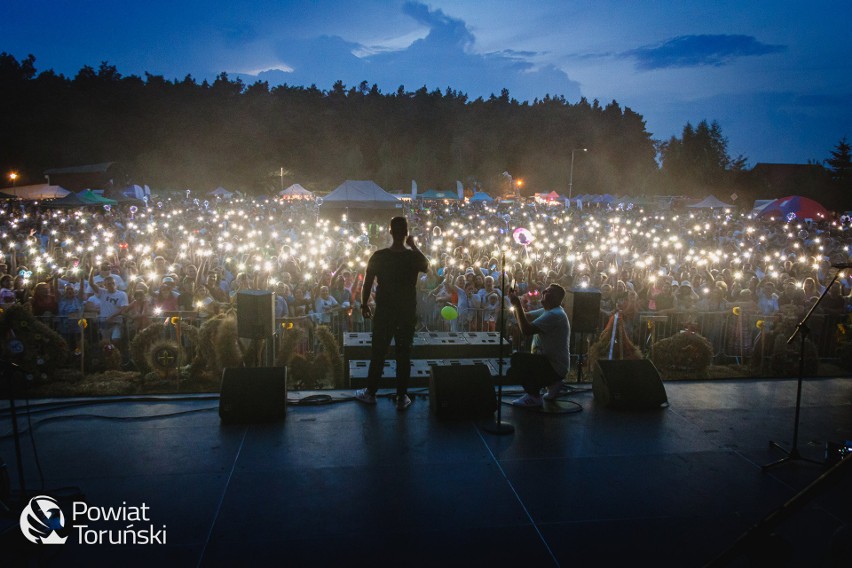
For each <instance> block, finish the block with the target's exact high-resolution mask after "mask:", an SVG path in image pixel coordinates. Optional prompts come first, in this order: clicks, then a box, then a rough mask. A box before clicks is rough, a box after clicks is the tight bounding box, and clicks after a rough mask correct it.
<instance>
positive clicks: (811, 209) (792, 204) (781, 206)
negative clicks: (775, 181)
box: [757, 195, 829, 220]
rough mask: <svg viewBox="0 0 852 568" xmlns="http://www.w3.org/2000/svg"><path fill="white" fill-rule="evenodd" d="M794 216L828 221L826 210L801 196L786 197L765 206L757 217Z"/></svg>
mask: <svg viewBox="0 0 852 568" xmlns="http://www.w3.org/2000/svg"><path fill="white" fill-rule="evenodd" d="M791 213H792V214H794V215H795V216H796V218H798V219H814V220H820V219H828V217H829V212H828V210H827V209H826V208H825V207H823V206H822V205H820V204H819V203H817V202H816V201H814V200H813V199H808V198H807V197H802V196H801V195H788V196H787V197H782V198H780V199H776V200H775V201H773V202H771V203H769V204H768V205H766V207H764V208H763V210H762V211H761V212H760V213H758V215H757V216H758V217H785V218H786V217H789V215H790V214H791Z"/></svg>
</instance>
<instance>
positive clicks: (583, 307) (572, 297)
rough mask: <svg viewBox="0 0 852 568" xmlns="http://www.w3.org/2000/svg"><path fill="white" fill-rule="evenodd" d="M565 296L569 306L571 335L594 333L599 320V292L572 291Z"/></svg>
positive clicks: (592, 290)
mask: <svg viewBox="0 0 852 568" xmlns="http://www.w3.org/2000/svg"><path fill="white" fill-rule="evenodd" d="M567 295H568V296H569V298H568V300H569V303H570V304H571V310H570V312H569V313H570V314H571V333H596V332H597V331H598V324H599V323H600V320H601V293H600V290H594V289H583V290H578V289H573V290H570V291H569V292H568V294H567Z"/></svg>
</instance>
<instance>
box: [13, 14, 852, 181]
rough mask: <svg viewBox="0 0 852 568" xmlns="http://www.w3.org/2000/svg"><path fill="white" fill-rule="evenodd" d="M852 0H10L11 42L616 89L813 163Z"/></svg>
mask: <svg viewBox="0 0 852 568" xmlns="http://www.w3.org/2000/svg"><path fill="white" fill-rule="evenodd" d="M850 21H852V2H848V1H842V2H840V1H823V0H813V1H809V2H794V1H788V0H775V1H768V0H750V1H747V2H743V1H742V0H738V1H727V0H720V1H710V0H704V1H697V0H680V1H662V0H659V1H655V0H635V1H630V0H597V1H594V2H578V1H570V0H544V1H536V0H529V1H526V2H521V1H517V0H515V1H508V0H496V1H489V0H476V1H474V0H455V1H448V0H433V1H429V2H420V1H407V0H358V1H348V0H314V1H308V0H226V1H222V0H203V1H202V0H169V1H164V0H147V1H146V2H134V3H126V2H121V1H116V0H3V1H2V3H0V51H5V52H8V53H11V54H12V55H14V56H15V57H16V58H18V59H22V58H24V57H26V56H27V55H28V54H30V53H31V54H33V55H35V57H36V67H37V69H38V70H40V71H41V70H46V69H53V70H55V71H57V72H59V73H63V74H65V75H68V76H73V75H75V74H76V73H77V71H79V69H80V68H81V67H82V66H83V65H90V66H93V67H97V66H98V65H99V64H100V63H101V62H102V61H107V62H109V63H110V64H112V65H115V66H116V67H117V68H118V71H119V72H120V73H122V74H124V75H130V74H135V75H140V76H142V75H143V74H144V73H145V72H146V71H147V72H149V73H152V74H155V75H164V76H165V77H166V78H169V79H172V78H181V79H182V78H183V77H184V76H185V75H187V74H190V75H192V76H193V77H195V78H196V79H198V80H199V81H200V80H201V79H205V78H206V79H212V78H213V77H215V76H216V75H217V74H218V73H220V72H222V71H225V72H227V73H228V74H229V75H231V76H234V75H238V76H240V77H242V78H243V80H244V81H246V82H247V83H250V82H253V81H254V80H256V78H261V79H263V80H266V81H268V82H269V83H270V85H272V84H277V83H283V82H286V83H289V84H291V85H310V84H316V86H317V87H319V88H321V89H329V88H330V87H331V86H332V84H333V83H334V82H335V81H336V80H338V79H340V80H342V81H343V82H344V83H345V84H346V85H347V86H352V85H357V84H358V83H360V82H361V81H367V82H368V83H369V84H371V85H372V84H373V83H377V84H378V85H379V88H380V89H381V90H382V92H392V91H395V90H396V89H397V87H399V86H400V85H404V86H405V88H406V89H407V90H410V91H413V90H416V89H418V88H420V87H422V86H424V85H425V86H426V87H427V88H428V89H429V90H432V89H434V88H439V89H441V90H444V89H446V87H448V86H450V87H452V88H454V89H456V90H460V91H462V92H465V93H467V94H468V96H469V97H470V98H471V99H473V98H476V97H479V96H482V97H488V96H489V95H490V94H492V93H495V94H499V92H500V90H501V89H502V88H504V87H505V88H507V89H509V93H510V95H511V96H512V97H514V98H516V99H518V100H530V101H531V100H533V99H535V98H536V97H543V96H544V95H545V94H548V93H549V94H551V95H554V94H559V95H564V96H565V97H566V99H567V100H568V101H570V102H576V101H577V100H579V98H580V97H581V96H584V97H586V98H587V99H589V100H590V101H591V100H592V99H598V100H600V101H601V104H606V103H608V102H609V101H611V100H613V99H614V100H616V101H618V102H619V104H621V105H622V106H627V107H630V108H631V109H633V110H634V111H636V112H638V113H640V114H641V115H643V116H644V117H645V119H646V121H647V126H648V130H649V131H650V132H651V133H652V135H653V136H654V138H656V139H667V138H669V137H670V136H672V135H679V134H680V132H681V130H682V128H683V126H684V124H686V122H687V121H689V122H692V123H693V124H696V123H697V122H699V121H701V120H703V119H707V120H717V121H718V122H719V124H720V125H721V127H722V132H723V133H724V134H725V135H726V136H727V138H728V140H729V148H728V149H729V152H730V154H731V155H732V157H735V156H737V155H739V154H743V155H745V156H746V157H747V158H748V162H749V164H750V165H754V164H755V163H757V162H790V163H805V162H807V161H808V160H818V161H821V160H823V159H824V158H826V157H828V156H829V152H830V151H831V150H832V149H833V148H834V147H835V145H836V144H837V142H838V141H839V140H840V138H842V137H843V136H847V135H848V136H849V137H850V139H852V40H850V38H852V33H850V32H852V27H850Z"/></svg>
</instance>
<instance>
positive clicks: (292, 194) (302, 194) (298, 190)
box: [278, 183, 314, 199]
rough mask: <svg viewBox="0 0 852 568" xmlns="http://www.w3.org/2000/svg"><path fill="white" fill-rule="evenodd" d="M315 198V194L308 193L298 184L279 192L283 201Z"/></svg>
mask: <svg viewBox="0 0 852 568" xmlns="http://www.w3.org/2000/svg"><path fill="white" fill-rule="evenodd" d="M313 196H314V194H313V192H310V191H308V190H307V189H305V188H304V187H302V186H301V185H299V184H298V183H294V184H293V185H291V186H290V187H288V188H287V189H282V190H281V191H279V192H278V197H281V198H282V199H312V198H313Z"/></svg>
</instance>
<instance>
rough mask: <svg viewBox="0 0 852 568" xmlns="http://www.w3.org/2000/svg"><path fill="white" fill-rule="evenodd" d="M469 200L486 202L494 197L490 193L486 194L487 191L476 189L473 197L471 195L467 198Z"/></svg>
mask: <svg viewBox="0 0 852 568" xmlns="http://www.w3.org/2000/svg"><path fill="white" fill-rule="evenodd" d="M469 201H470V202H471V203H476V202H479V201H482V202H485V203H487V202H491V201H494V198H493V197H491V196H490V195H488V194H487V193H485V192H484V191H477V192H476V193H474V194H473V197H471V198H470V199H469Z"/></svg>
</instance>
